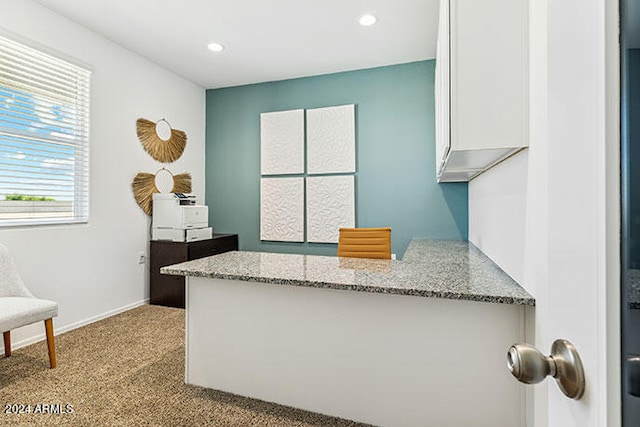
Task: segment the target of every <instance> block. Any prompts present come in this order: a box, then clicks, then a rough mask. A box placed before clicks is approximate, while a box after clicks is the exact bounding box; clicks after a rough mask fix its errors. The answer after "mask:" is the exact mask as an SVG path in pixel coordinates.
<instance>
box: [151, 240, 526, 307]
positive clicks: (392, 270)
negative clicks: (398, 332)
mask: <svg viewBox="0 0 640 427" xmlns="http://www.w3.org/2000/svg"><path fill="white" fill-rule="evenodd" d="M160 271H161V273H163V274H173V275H180V276H194V277H211V278H219V279H230V280H245V281H250V282H263V283H274V284H281V285H293V286H311V287H316V288H331V289H340V290H351V291H363V292H378V293H387V294H399V295H414V296H422V297H436V298H447V299H458V300H470V301H484V302H491V303H500V304H518V305H531V306H533V305H535V300H534V298H533V297H532V296H531V295H529V293H527V291H525V290H524V289H523V288H522V287H520V285H518V284H517V283H516V282H515V281H514V280H513V279H511V277H509V276H508V275H507V274H506V273H505V272H504V271H502V270H501V269H500V268H499V267H498V266H497V265H495V264H494V263H493V262H492V261H491V260H490V259H489V258H487V257H486V256H485V255H484V254H483V253H482V252H481V251H480V250H479V249H478V248H476V247H475V246H474V245H473V244H472V243H469V242H466V241H457V240H417V239H416V240H413V241H412V242H411V243H410V244H409V247H408V248H407V251H406V253H405V255H404V257H403V259H402V261H396V260H374V259H362V258H338V257H329V256H318V255H297V254H280V253H266V252H244V251H233V252H225V253H223V254H219V255H214V256H210V257H207V258H201V259H197V260H193V261H188V262H184V263H181V264H175V265H171V266H167V267H163V268H162V269H161V270H160Z"/></svg>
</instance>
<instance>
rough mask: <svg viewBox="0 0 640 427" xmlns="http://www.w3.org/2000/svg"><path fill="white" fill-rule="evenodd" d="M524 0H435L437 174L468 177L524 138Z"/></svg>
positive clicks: (509, 151)
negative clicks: (437, 13)
mask: <svg viewBox="0 0 640 427" xmlns="http://www.w3.org/2000/svg"><path fill="white" fill-rule="evenodd" d="M527 8H528V5H527V0H482V1H478V0H442V1H441V3H440V19H439V22H440V24H439V30H438V52H437V58H436V76H435V102H436V109H435V110H436V174H437V178H438V182H456V181H469V180H471V179H472V178H473V177H475V176H476V175H478V174H480V173H481V172H483V171H485V170H487V169H489V168H490V167H492V166H493V165H495V164H497V163H498V162H500V161H502V160H504V159H506V158H507V157H509V156H511V155H512V154H514V153H516V152H517V151H519V150H521V149H523V148H525V147H526V146H527V145H528V74H527V69H528V61H527V59H528V49H527V45H528V43H527V41H528V27H527V22H528V14H527Z"/></svg>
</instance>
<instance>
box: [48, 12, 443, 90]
mask: <svg viewBox="0 0 640 427" xmlns="http://www.w3.org/2000/svg"><path fill="white" fill-rule="evenodd" d="M36 1H37V2H38V3H40V4H42V5H43V6H45V7H47V8H49V9H51V10H53V11H55V12H57V13H59V14H61V15H64V16H66V17H67V18H69V19H71V20H72V21H75V22H77V23H79V24H81V25H83V26H85V27H87V28H88V29H90V30H92V31H94V32H96V33H98V34H100V35H102V36H104V37H106V38H107V39H110V40H112V41H113V42H115V43H117V44H119V45H121V46H123V47H125V48H127V49H129V50H131V51H133V52H135V53H137V54H139V55H141V56H143V57H145V58H147V59H149V60H150V61H152V62H154V63H156V64H158V65H161V66H162V67H164V68H167V69H168V70H170V71H172V72H174V73H175V74H177V75H179V76H182V77H184V78H186V79H188V80H190V81H192V82H194V83H196V84H198V85H200V86H202V87H204V88H207V89H211V88H220V87H227V86H237V85H243V84H249V83H257V82H264V81H274V80H283V79H289V78H294V77H302V76H311V75H318V74H326V73H333V72H339V71H347V70H356V69H362V68H371V67H377V66H382V65H390V64H399V63H405V62H412V61H419V60H424V59H431V58H434V57H435V51H436V34H437V27H438V4H439V0H315V1H314V0H135V1H131V0H71V1H70V0H36ZM364 13H372V14H374V15H376V16H377V17H378V22H377V23H376V24H375V25H373V26H371V27H362V26H360V25H359V24H358V18H359V17H360V16H361V15H363V14H364ZM211 41H217V42H219V43H221V44H223V45H224V46H225V50H224V51H222V52H220V53H213V52H211V51H209V50H208V49H207V48H206V46H207V44H208V43H209V42H211Z"/></svg>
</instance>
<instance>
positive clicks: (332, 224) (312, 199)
mask: <svg viewBox="0 0 640 427" xmlns="http://www.w3.org/2000/svg"><path fill="white" fill-rule="evenodd" d="M355 222H356V208H355V178H354V176H353V175H349V176H309V177H307V241H309V242H314V243H338V230H339V229H340V227H355Z"/></svg>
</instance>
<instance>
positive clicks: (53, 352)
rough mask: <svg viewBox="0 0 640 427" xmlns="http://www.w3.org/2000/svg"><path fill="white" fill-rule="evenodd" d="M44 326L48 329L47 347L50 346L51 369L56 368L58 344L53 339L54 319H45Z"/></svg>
mask: <svg viewBox="0 0 640 427" xmlns="http://www.w3.org/2000/svg"><path fill="white" fill-rule="evenodd" d="M44 328H45V330H46V331H47V347H48V348H49V364H50V365H51V369H53V368H55V367H56V365H57V363H56V344H55V342H54V340H53V320H52V319H47V320H45V321H44Z"/></svg>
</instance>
